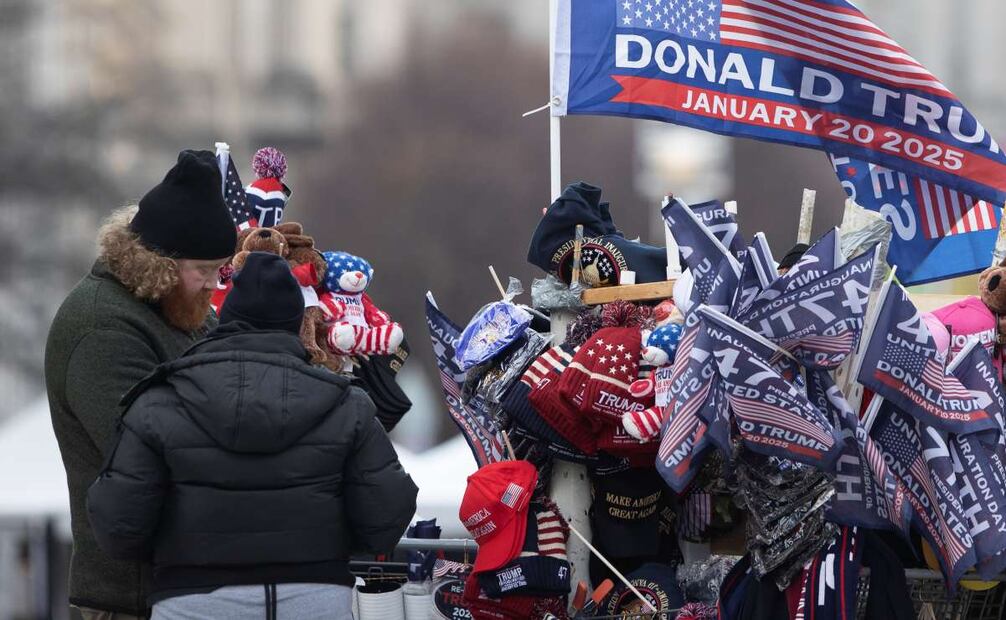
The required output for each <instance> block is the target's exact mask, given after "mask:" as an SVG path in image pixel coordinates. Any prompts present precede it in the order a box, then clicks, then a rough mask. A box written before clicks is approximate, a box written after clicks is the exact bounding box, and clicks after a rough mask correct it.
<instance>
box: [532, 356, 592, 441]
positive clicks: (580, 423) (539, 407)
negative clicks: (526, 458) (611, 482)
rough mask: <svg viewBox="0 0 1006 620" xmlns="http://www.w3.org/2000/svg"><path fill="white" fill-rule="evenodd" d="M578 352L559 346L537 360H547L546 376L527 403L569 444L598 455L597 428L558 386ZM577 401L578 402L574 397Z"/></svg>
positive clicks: (533, 390)
mask: <svg viewBox="0 0 1006 620" xmlns="http://www.w3.org/2000/svg"><path fill="white" fill-rule="evenodd" d="M574 351H575V349H573V348H572V347H570V346H568V345H559V346H557V347H552V348H551V349H549V350H548V351H546V352H545V353H544V354H543V355H542V356H541V357H539V358H538V360H537V361H536V362H535V363H536V364H537V363H538V362H539V361H543V360H544V361H547V364H544V363H543V364H541V365H540V367H541V368H542V369H547V371H548V372H547V373H546V374H545V375H544V376H542V377H541V379H540V380H539V381H538V383H537V385H535V386H534V388H532V390H531V393H530V394H528V400H529V401H530V402H531V406H533V407H534V409H535V411H537V412H538V415H539V416H540V417H541V418H542V419H543V420H544V421H545V422H546V423H548V425H549V426H551V427H552V428H553V429H554V430H555V431H556V432H557V433H559V434H560V435H562V436H563V437H564V438H565V439H566V441H568V442H569V443H571V444H573V445H574V446H576V448H577V449H578V450H580V451H581V452H583V453H584V454H594V453H595V452H597V447H596V445H595V444H596V440H595V430H596V429H595V428H594V427H593V426H592V424H591V423H590V421H589V420H587V419H585V418H584V416H582V415H580V413H579V412H578V411H577V410H576V408H575V407H574V406H572V405H570V403H568V402H566V400H565V399H563V397H562V396H561V395H560V394H559V389H558V383H559V379H560V377H561V376H562V373H563V372H564V371H565V369H566V368H567V367H568V366H569V364H570V362H572V361H573V353H574ZM574 402H577V401H576V400H575V397H574Z"/></svg>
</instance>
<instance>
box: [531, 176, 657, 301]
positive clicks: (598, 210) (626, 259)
mask: <svg viewBox="0 0 1006 620" xmlns="http://www.w3.org/2000/svg"><path fill="white" fill-rule="evenodd" d="M578 224H582V225H583V236H584V242H583V250H582V252H581V260H582V262H583V266H584V269H585V271H588V270H590V269H591V267H593V269H594V270H595V272H596V277H597V278H598V282H599V283H600V284H606V285H614V284H618V282H619V278H620V275H621V272H622V271H623V270H626V269H628V270H631V271H635V272H636V282H637V283H640V284H643V283H646V282H661V281H663V280H666V279H667V254H666V251H665V250H664V248H659V247H655V246H652V245H647V244H645V243H640V242H639V241H630V240H628V239H626V238H625V237H624V236H623V235H622V233H621V232H619V231H618V230H617V228H616V227H615V224H614V222H613V221H612V218H611V212H610V205H609V204H608V203H606V202H604V203H602V202H601V188H599V187H595V186H593V185H590V184H588V183H584V182H582V181H580V182H578V183H573V184H572V185H569V186H567V187H566V189H564V190H563V192H562V194H561V195H560V196H559V197H558V198H557V199H556V200H555V202H553V203H552V204H551V205H550V206H549V208H548V210H546V212H545V215H544V216H543V217H542V219H541V221H540V222H538V227H537V228H536V229H535V231H534V234H533V235H532V236H531V245H530V247H529V248H528V252H527V260H528V262H529V263H531V264H532V265H536V266H537V267H540V268H541V269H543V270H545V271H547V272H548V273H552V274H555V275H557V276H558V277H559V278H560V279H562V280H564V281H567V282H568V281H569V280H570V277H571V273H572V260H573V237H574V233H575V230H576V226H577V225H578Z"/></svg>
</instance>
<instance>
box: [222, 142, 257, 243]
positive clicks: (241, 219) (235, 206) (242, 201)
mask: <svg viewBox="0 0 1006 620" xmlns="http://www.w3.org/2000/svg"><path fill="white" fill-rule="evenodd" d="M224 202H226V203H227V208H228V209H230V212H231V217H232V218H234V225H235V226H237V227H238V230H244V229H246V228H258V220H256V219H255V216H254V215H252V210H251V207H250V206H248V196H247V195H246V194H245V188H244V186H243V185H241V177H239V176H238V171H237V168H236V167H235V166H234V160H233V159H232V158H230V157H228V158H227V178H226V179H224Z"/></svg>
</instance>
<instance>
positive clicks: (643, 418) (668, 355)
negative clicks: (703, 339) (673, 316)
mask: <svg viewBox="0 0 1006 620" xmlns="http://www.w3.org/2000/svg"><path fill="white" fill-rule="evenodd" d="M681 332H682V327H681V325H680V324H678V323H666V324H665V325H661V326H660V327H658V328H656V329H655V330H653V331H652V332H650V333H649V335H647V336H646V337H645V346H644V347H643V350H642V352H641V356H642V358H643V362H645V363H646V364H649V365H650V366H653V367H654V371H653V374H652V375H651V376H650V377H649V378H647V379H640V380H638V381H635V382H633V384H632V385H631V386H630V387H629V389H630V391H632V393H633V395H635V396H637V397H642V396H649V395H650V394H654V395H655V396H656V392H657V381H658V378H659V374H660V372H661V369H662V368H666V367H668V366H669V365H670V364H672V363H674V357H675V354H676V353H677V350H678V341H679V340H681ZM655 401H656V404H654V405H653V406H652V407H648V408H646V409H644V410H642V411H627V412H625V413H624V414H623V415H622V427H623V428H624V429H625V432H626V433H628V434H629V435H632V436H633V437H635V438H636V439H638V440H639V441H643V442H645V441H649V440H651V439H653V438H654V437H655V436H656V435H657V433H659V432H660V425H661V423H662V422H663V411H664V406H666V403H664V402H661V399H659V398H655Z"/></svg>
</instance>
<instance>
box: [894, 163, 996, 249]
mask: <svg viewBox="0 0 1006 620" xmlns="http://www.w3.org/2000/svg"><path fill="white" fill-rule="evenodd" d="M913 180H914V181H915V188H914V189H915V195H916V198H917V199H918V204H919V206H920V207H921V208H920V209H919V220H920V221H919V225H920V226H921V227H922V234H923V235H924V236H925V238H926V239H941V238H943V237H949V236H951V235H962V234H964V233H971V232H979V231H982V230H995V229H996V228H998V226H999V224H998V217H997V216H996V209H995V208H994V207H993V206H992V205H990V204H989V203H987V202H985V201H984V200H975V199H974V198H973V197H971V196H968V195H966V194H962V193H961V192H958V191H956V190H952V189H948V188H946V187H943V186H942V185H937V184H935V183H930V182H928V181H926V180H925V179H920V178H918V177H913Z"/></svg>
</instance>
